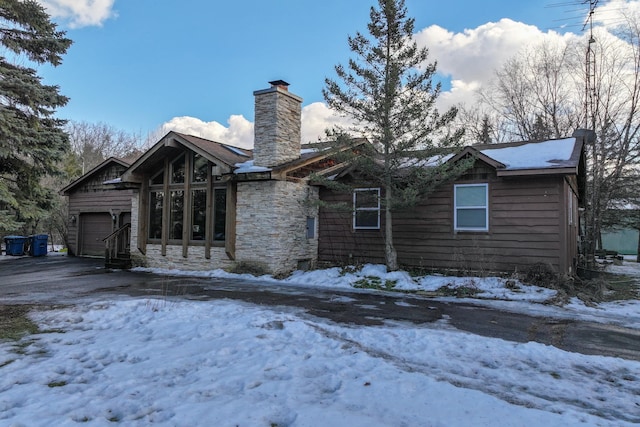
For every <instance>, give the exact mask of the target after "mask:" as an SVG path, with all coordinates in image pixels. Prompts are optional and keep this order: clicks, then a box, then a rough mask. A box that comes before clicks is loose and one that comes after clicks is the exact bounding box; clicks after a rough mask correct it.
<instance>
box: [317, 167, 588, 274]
mask: <svg viewBox="0 0 640 427" xmlns="http://www.w3.org/2000/svg"><path fill="white" fill-rule="evenodd" d="M476 182H477V183H485V182H488V183H489V231H488V232H462V231H459V232H455V231H454V228H453V215H454V205H453V184H448V185H445V186H443V187H442V188H441V189H439V190H438V191H436V192H435V193H433V194H431V195H430V196H429V197H428V198H427V199H426V200H423V201H422V202H421V203H419V204H418V205H417V206H416V207H415V208H413V209H410V210H406V211H402V212H395V213H394V228H393V232H394V243H395V247H396V250H397V252H398V261H399V263H400V264H401V265H403V266H409V267H421V268H428V269H438V270H447V269H455V270H474V271H486V272H488V271H504V272H513V271H524V270H526V269H527V268H528V267H529V266H530V265H531V264H534V263H538V262H541V263H545V264H550V265H551V266H553V268H554V269H556V271H559V272H563V273H564V272H568V271H567V270H568V265H567V264H568V261H567V258H568V257H569V256H568V251H567V246H566V245H567V240H568V239H570V238H572V237H571V235H570V233H569V232H568V231H567V230H566V227H565V224H566V222H565V221H566V217H565V216H564V214H563V212H564V207H563V206H564V203H565V202H564V200H565V199H566V193H565V192H564V190H565V187H564V179H563V178H562V177H540V176H536V177H530V178H505V179H502V178H497V177H495V175H494V176H493V177H487V179H484V180H471V181H468V180H467V181H458V182H456V183H464V184H468V183H476ZM320 198H321V199H322V200H323V201H328V202H333V201H344V202H347V203H350V200H351V196H350V195H344V194H340V195H339V194H335V193H331V192H329V191H328V190H326V189H323V190H322V191H321V194H320ZM381 217H382V224H381V229H380V230H356V231H354V230H353V229H352V225H351V214H350V213H344V212H343V213H340V212H336V211H331V210H329V209H323V210H322V212H321V214H320V236H319V239H320V241H319V261H326V262H331V263H336V262H341V263H358V262H376V263H384V252H383V248H384V246H383V235H382V230H384V215H381ZM576 233H577V228H576Z"/></svg>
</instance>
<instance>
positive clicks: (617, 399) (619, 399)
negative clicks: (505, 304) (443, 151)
mask: <svg viewBox="0 0 640 427" xmlns="http://www.w3.org/2000/svg"><path fill="white" fill-rule="evenodd" d="M33 319H34V320H36V321H37V322H38V323H39V324H40V325H41V328H42V329H43V330H47V331H48V332H44V333H41V334H37V335H33V336H30V337H27V338H25V339H24V340H23V342H22V343H21V345H19V346H14V345H12V344H10V343H4V344H0V366H1V367H0V424H2V425H12V426H51V425H56V426H76V425H91V426H112V425H126V426H147V425H159V426H265V427H271V426H278V427H284V426H319V425H323V426H349V427H358V426H363V427H364V426H366V427H372V426H498V425H499V426H503V425H509V426H542V425H544V426H545V427H549V426H567V425H580V426H624V425H632V424H633V423H637V422H640V373H639V372H640V363H638V362H633V361H627V360H622V359H618V358H608V357H601V356H586V355H581V354H575V353H569V352H566V351H562V350H559V349H556V348H554V347H550V346H545V345H542V344H538V343H533V342H531V343H526V344H522V343H513V342H508V341H503V340H500V339H490V338H484V337H479V336H475V335H472V334H468V333H464V332H460V331H457V330H455V329H453V328H452V327H450V326H448V325H447V322H446V321H440V322H437V323H435V324H430V325H419V326H416V325H413V324H404V323H402V324H400V323H396V324H389V325H385V326H380V327H349V326H344V325H336V324H333V323H331V322H329V321H323V320H321V319H317V318H311V317H308V316H306V315H305V314H303V313H302V312H301V311H297V310H294V309H291V310H284V311H283V309H281V308H278V309H275V308H265V307H259V306H255V305H250V304H245V303H238V302H229V301H221V300H216V301H203V302H193V301H180V300H168V299H148V298H147V299H125V298H122V299H118V300H110V301H95V302H93V303H90V304H82V305H77V306H74V307H69V308H64V309H58V310H53V311H43V312H35V313H34V314H33Z"/></svg>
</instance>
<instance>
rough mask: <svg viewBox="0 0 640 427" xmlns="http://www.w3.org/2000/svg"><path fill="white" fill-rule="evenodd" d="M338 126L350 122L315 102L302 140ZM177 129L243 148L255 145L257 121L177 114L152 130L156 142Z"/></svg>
mask: <svg viewBox="0 0 640 427" xmlns="http://www.w3.org/2000/svg"><path fill="white" fill-rule="evenodd" d="M335 125H341V126H345V127H346V126H347V125H348V122H347V120H346V119H344V118H342V117H338V116H336V115H335V114H334V113H332V112H331V110H329V108H328V107H327V105H326V104H324V103H322V102H314V103H313V104H309V105H306V106H304V107H303V108H302V128H301V134H302V135H301V140H302V141H301V142H302V143H303V144H306V143H309V142H316V141H318V140H319V139H323V137H324V136H325V129H328V128H331V127H333V126H335ZM172 130H173V131H176V132H180V133H184V134H187V135H194V136H199V137H201V138H206V139H210V140H212V141H216V142H221V143H224V144H229V145H233V146H236V147H241V148H253V122H250V121H249V120H247V119H245V118H244V117H243V116H241V115H233V116H231V117H230V118H229V120H228V121H227V126H224V125H222V124H220V123H218V122H216V121H212V122H204V121H202V120H200V119H197V118H195V117H188V116H183V117H174V118H172V119H171V120H169V121H168V122H166V123H164V124H163V125H162V126H161V127H160V128H159V129H158V130H156V131H155V132H152V134H151V138H152V139H153V141H149V142H150V143H154V142H156V141H157V140H159V139H160V138H162V137H163V136H164V135H165V134H166V133H167V132H169V131H172Z"/></svg>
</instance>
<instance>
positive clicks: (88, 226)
mask: <svg viewBox="0 0 640 427" xmlns="http://www.w3.org/2000/svg"><path fill="white" fill-rule="evenodd" d="M111 221H112V220H111V214H109V213H108V212H99V213H82V214H80V230H79V234H78V240H79V243H80V244H79V245H78V246H79V250H78V255H80V256H99V257H104V250H105V244H104V242H103V241H102V239H104V238H105V237H107V236H108V235H109V234H111V232H112V231H113V229H112V222H111Z"/></svg>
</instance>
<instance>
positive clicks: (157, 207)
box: [149, 191, 164, 239]
mask: <svg viewBox="0 0 640 427" xmlns="http://www.w3.org/2000/svg"><path fill="white" fill-rule="evenodd" d="M163 203H164V191H151V194H150V197H149V238H150V239H160V238H162V205H163Z"/></svg>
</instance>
